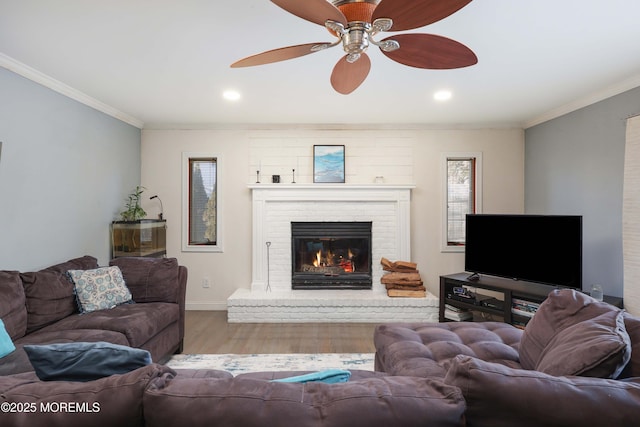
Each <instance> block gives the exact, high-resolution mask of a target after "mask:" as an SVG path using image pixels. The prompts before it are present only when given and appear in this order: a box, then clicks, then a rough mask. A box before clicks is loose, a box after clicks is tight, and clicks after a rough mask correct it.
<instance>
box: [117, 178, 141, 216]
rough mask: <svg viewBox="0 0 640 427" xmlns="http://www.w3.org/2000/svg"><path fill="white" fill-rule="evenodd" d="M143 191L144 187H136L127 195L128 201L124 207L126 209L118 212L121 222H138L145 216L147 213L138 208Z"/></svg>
mask: <svg viewBox="0 0 640 427" xmlns="http://www.w3.org/2000/svg"><path fill="white" fill-rule="evenodd" d="M144 190H145V188H144V187H141V186H139V185H138V186H136V189H135V191H134V192H133V193H131V194H129V200H128V201H127V204H126V205H124V207H125V208H126V209H125V210H123V211H122V212H120V217H121V218H122V220H123V221H138V220H141V219H143V218H144V217H146V216H147V213H146V212H145V211H144V209H142V206H140V197H141V196H142V193H143V192H144Z"/></svg>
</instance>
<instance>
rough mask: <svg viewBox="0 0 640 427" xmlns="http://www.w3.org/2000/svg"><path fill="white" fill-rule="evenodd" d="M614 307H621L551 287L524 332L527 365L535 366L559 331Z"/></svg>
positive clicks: (524, 362) (522, 344)
mask: <svg viewBox="0 0 640 427" xmlns="http://www.w3.org/2000/svg"><path fill="white" fill-rule="evenodd" d="M610 311H616V312H617V311H619V309H618V308H616V307H614V306H612V305H610V304H607V303H605V302H601V301H596V300H595V299H593V298H591V297H590V296H588V295H585V294H583V293H581V292H578V291H576V290H574V289H555V290H553V291H551V292H550V293H549V295H548V297H547V299H546V300H544V301H543V302H542V304H540V308H539V309H538V311H537V312H536V314H535V316H533V318H532V319H531V320H530V321H529V323H527V326H526V328H525V330H524V333H523V334H522V340H521V342H520V364H521V365H522V367H523V368H524V369H535V368H536V366H537V365H538V362H539V361H540V357H541V355H542V353H543V351H544V349H545V347H546V346H547V345H548V344H549V342H550V341H551V340H552V339H553V337H554V336H555V335H556V334H557V333H558V332H560V331H562V330H563V329H566V328H568V327H570V326H572V325H575V324H577V323H580V322H582V321H584V320H589V319H593V318H595V317H598V316H600V315H601V314H604V313H607V312H610Z"/></svg>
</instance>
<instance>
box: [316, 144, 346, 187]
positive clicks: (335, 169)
mask: <svg viewBox="0 0 640 427" xmlns="http://www.w3.org/2000/svg"><path fill="white" fill-rule="evenodd" d="M313 182H315V183H344V182H345V171H344V145H314V146H313Z"/></svg>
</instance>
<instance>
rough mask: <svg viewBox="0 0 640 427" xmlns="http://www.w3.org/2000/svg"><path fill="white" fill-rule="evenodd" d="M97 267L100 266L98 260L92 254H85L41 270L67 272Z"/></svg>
mask: <svg viewBox="0 0 640 427" xmlns="http://www.w3.org/2000/svg"><path fill="white" fill-rule="evenodd" d="M95 268H98V260H97V259H96V258H94V257H92V256H90V255H85V256H81V257H78V258H73V259H70V260H68V261H65V262H61V263H59V264H55V265H52V266H50V267H47V268H43V269H42V270H40V271H54V272H57V273H63V274H65V273H66V272H67V271H69V270H93V269H95Z"/></svg>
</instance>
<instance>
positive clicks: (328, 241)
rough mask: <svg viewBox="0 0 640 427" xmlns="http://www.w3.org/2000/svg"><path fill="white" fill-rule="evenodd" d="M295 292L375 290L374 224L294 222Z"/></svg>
mask: <svg viewBox="0 0 640 427" xmlns="http://www.w3.org/2000/svg"><path fill="white" fill-rule="evenodd" d="M291 251H292V253H291V261H292V262H291V267H292V277H291V279H292V280H291V287H292V288H293V289H371V283H372V280H371V222H292V223H291Z"/></svg>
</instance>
